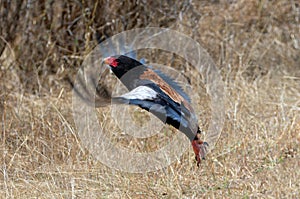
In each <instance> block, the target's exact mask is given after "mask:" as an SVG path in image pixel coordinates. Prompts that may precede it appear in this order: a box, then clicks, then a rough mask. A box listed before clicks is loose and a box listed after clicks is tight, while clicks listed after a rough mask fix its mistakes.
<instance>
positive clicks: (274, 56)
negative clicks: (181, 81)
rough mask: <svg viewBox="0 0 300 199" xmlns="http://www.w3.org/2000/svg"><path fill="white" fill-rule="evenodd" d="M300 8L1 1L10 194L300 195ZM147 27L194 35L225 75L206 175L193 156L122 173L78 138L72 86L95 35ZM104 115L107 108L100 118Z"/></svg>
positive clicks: (149, 146) (0, 93) (1, 82)
mask: <svg viewBox="0 0 300 199" xmlns="http://www.w3.org/2000/svg"><path fill="white" fill-rule="evenodd" d="M299 6H300V5H299V3H298V2H297V1H285V0H278V1H268V0H263V1H254V0H250V1H245V0H244V1H223V0H219V1H218V0H217V1H199V2H196V1H195V2H191V1H184V2H180V3H173V2H160V3H159V2H152V3H144V1H137V2H131V1H120V2H119V1H118V2H117V1H116V2H112V1H106V0H98V1H66V2H64V3H62V2H59V1H2V2H1V3H0V17H1V24H0V27H1V28H0V99H1V101H0V116H1V121H2V122H1V127H0V129H1V130H0V131H1V136H0V150H1V154H2V157H1V159H0V165H1V173H0V176H1V181H0V186H1V189H0V196H2V197H3V198H4V197H6V198H29V197H31V198H32V197H40V198H58V197H61V198H71V197H72V198H75V197H78V198H96V197H97V198H98V197H100V198H103V197H104V198H140V197H153V198H185V197H188V198H199V197H205V198H215V197H216V198H223V197H225V198H227V197H230V198H242V197H243V198H249V197H259V198H261V197H262V198H269V197H270V198H297V197H298V196H299V195H300V193H299V190H300V183H299V178H300V171H299V167H300V161H299V160H300V151H299V144H300V117H299V115H300V114H299V113H300V101H299V99H300V68H299V66H300V58H299V53H300V32H299V28H300V27H299V20H300V19H299V18H300V8H299ZM147 26H158V27H169V28H172V29H176V30H178V31H180V32H182V33H185V34H187V35H189V36H191V37H192V38H193V39H195V40H197V41H199V42H200V43H201V44H202V45H203V46H204V47H205V48H206V49H207V50H208V51H209V53H210V54H211V56H212V57H213V59H214V60H215V62H216V63H217V65H218V66H219V69H220V71H221V75H222V77H223V80H224V87H225V90H226V98H227V100H226V107H225V112H226V122H225V126H224V129H223V133H222V135H221V138H220V140H219V141H218V143H217V145H216V148H215V149H214V150H213V152H212V153H210V154H209V155H208V157H207V160H206V161H204V162H203V164H202V165H201V168H200V169H198V168H196V167H195V163H194V157H193V155H192V150H191V149H189V150H188V152H186V153H185V154H184V155H183V157H181V159H180V160H178V162H176V163H173V164H172V165H171V166H169V167H168V168H165V169H162V170H159V171H156V172H151V173H145V174H131V173H122V172H119V171H115V170H113V169H110V168H108V167H106V166H105V165H103V164H101V163H99V162H97V161H96V160H95V159H94V158H93V157H92V156H91V155H90V154H89V152H88V151H87V150H86V149H85V148H84V147H83V146H81V143H80V140H79V138H78V135H77V129H75V125H74V122H73V117H72V114H71V113H72V106H71V97H72V96H71V95H72V94H71V89H70V87H69V86H67V82H66V81H65V78H66V77H67V76H69V75H70V76H72V75H73V74H75V73H76V71H77V69H78V68H79V66H80V64H81V63H82V60H83V59H84V57H85V55H86V54H87V53H88V52H90V51H91V49H92V48H93V46H95V42H94V41H95V40H96V38H95V35H97V37H99V38H101V37H104V36H105V35H107V36H111V35H113V34H116V33H118V32H121V31H123V30H129V29H131V28H136V27H147ZM160 55H161V54H160ZM152 56H156V57H157V62H159V61H161V63H164V61H165V59H163V58H162V57H160V56H157V54H155V53H153V54H152ZM174 63H176V65H177V63H178V65H180V63H181V62H180V60H179V61H178V60H175V62H174ZM180 67H182V66H179V68H180ZM180 69H183V70H184V71H185V72H186V73H187V74H188V77H190V79H191V82H192V86H194V89H196V90H204V88H203V87H202V86H199V83H198V82H197V81H199V78H198V79H197V77H194V76H192V74H193V69H192V68H190V67H182V68H180ZM194 82H197V84H195V83H194ZM196 85H198V86H199V87H196ZM195 87H196V88H195ZM208 102H209V97H207V96H206V95H205V94H203V98H202V100H201V102H198V103H197V104H199V107H198V108H199V109H203V110H202V111H203V112H202V118H200V120H201V121H199V123H200V124H201V126H203V128H204V129H205V128H207V125H208V124H207V121H208V120H209V117H210V110H209V107H208V106H207V105H205V104H208ZM203 104H204V105H203ZM105 111H107V110H99V115H100V116H99V118H100V119H101V115H102V116H103V115H105V114H104V113H105ZM103 125H109V124H103ZM116 130H117V129H116ZM118 131H120V132H121V131H122V130H121V129H119V130H118ZM164 139H166V138H165V137H163V136H162V137H155V138H154V139H147V142H144V144H141V142H139V140H138V139H132V138H130V137H126V135H124V137H122V142H121V143H120V144H121V145H122V144H123V146H125V145H126V144H127V146H128V147H132V148H133V150H138V151H151V150H154V149H156V147H160V146H161V145H162V144H163V142H162V140H164ZM128 143H129V144H128Z"/></svg>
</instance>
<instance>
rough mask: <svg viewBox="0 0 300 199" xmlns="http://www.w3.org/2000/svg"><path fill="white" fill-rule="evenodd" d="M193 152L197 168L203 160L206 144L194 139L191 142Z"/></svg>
mask: <svg viewBox="0 0 300 199" xmlns="http://www.w3.org/2000/svg"><path fill="white" fill-rule="evenodd" d="M192 146H193V150H194V153H195V159H196V161H197V166H198V167H199V165H200V163H201V160H205V155H206V152H207V147H208V146H209V145H208V143H207V142H203V141H202V140H199V139H195V140H193V141H192Z"/></svg>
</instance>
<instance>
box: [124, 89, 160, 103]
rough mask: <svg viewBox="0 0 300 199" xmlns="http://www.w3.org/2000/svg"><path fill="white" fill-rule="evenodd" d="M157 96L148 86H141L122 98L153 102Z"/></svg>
mask: <svg viewBox="0 0 300 199" xmlns="http://www.w3.org/2000/svg"><path fill="white" fill-rule="evenodd" d="M156 96H157V93H156V92H155V91H154V90H153V89H152V88H149V87H147V86H139V87H136V88H135V89H132V90H131V91H130V92H128V93H125V94H124V95H121V96H120V97H122V98H125V99H129V100H130V99H139V100H146V99H147V100H151V99H154V98H155V97H156Z"/></svg>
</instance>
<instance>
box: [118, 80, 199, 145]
mask: <svg viewBox="0 0 300 199" xmlns="http://www.w3.org/2000/svg"><path fill="white" fill-rule="evenodd" d="M112 102H113V103H119V104H129V105H136V106H139V107H141V108H142V109H145V110H147V111H149V112H151V113H152V114H154V115H155V116H156V117H158V118H159V119H160V120H161V121H162V122H164V123H167V124H170V125H172V126H174V127H175V128H177V129H179V130H180V131H182V132H183V133H185V134H186V135H187V136H188V137H189V138H190V139H191V140H193V139H194V137H195V135H196V134H195V133H196V131H195V129H194V126H196V128H197V122H196V121H195V120H194V119H193V116H192V115H191V113H190V112H189V111H188V110H187V108H186V107H185V106H184V105H183V104H179V103H177V102H175V101H173V100H172V99H171V98H170V97H169V96H168V95H166V94H165V93H164V92H162V91H161V90H160V88H159V87H158V86H157V85H155V84H149V85H144V86H139V87H136V88H135V89H133V90H131V91H130V92H128V93H125V94H123V95H121V96H120V97H114V98H112Z"/></svg>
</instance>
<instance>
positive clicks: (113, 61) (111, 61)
mask: <svg viewBox="0 0 300 199" xmlns="http://www.w3.org/2000/svg"><path fill="white" fill-rule="evenodd" d="M104 63H106V64H108V65H110V66H112V67H117V66H118V62H117V60H116V58H113V57H108V58H106V59H104Z"/></svg>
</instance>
